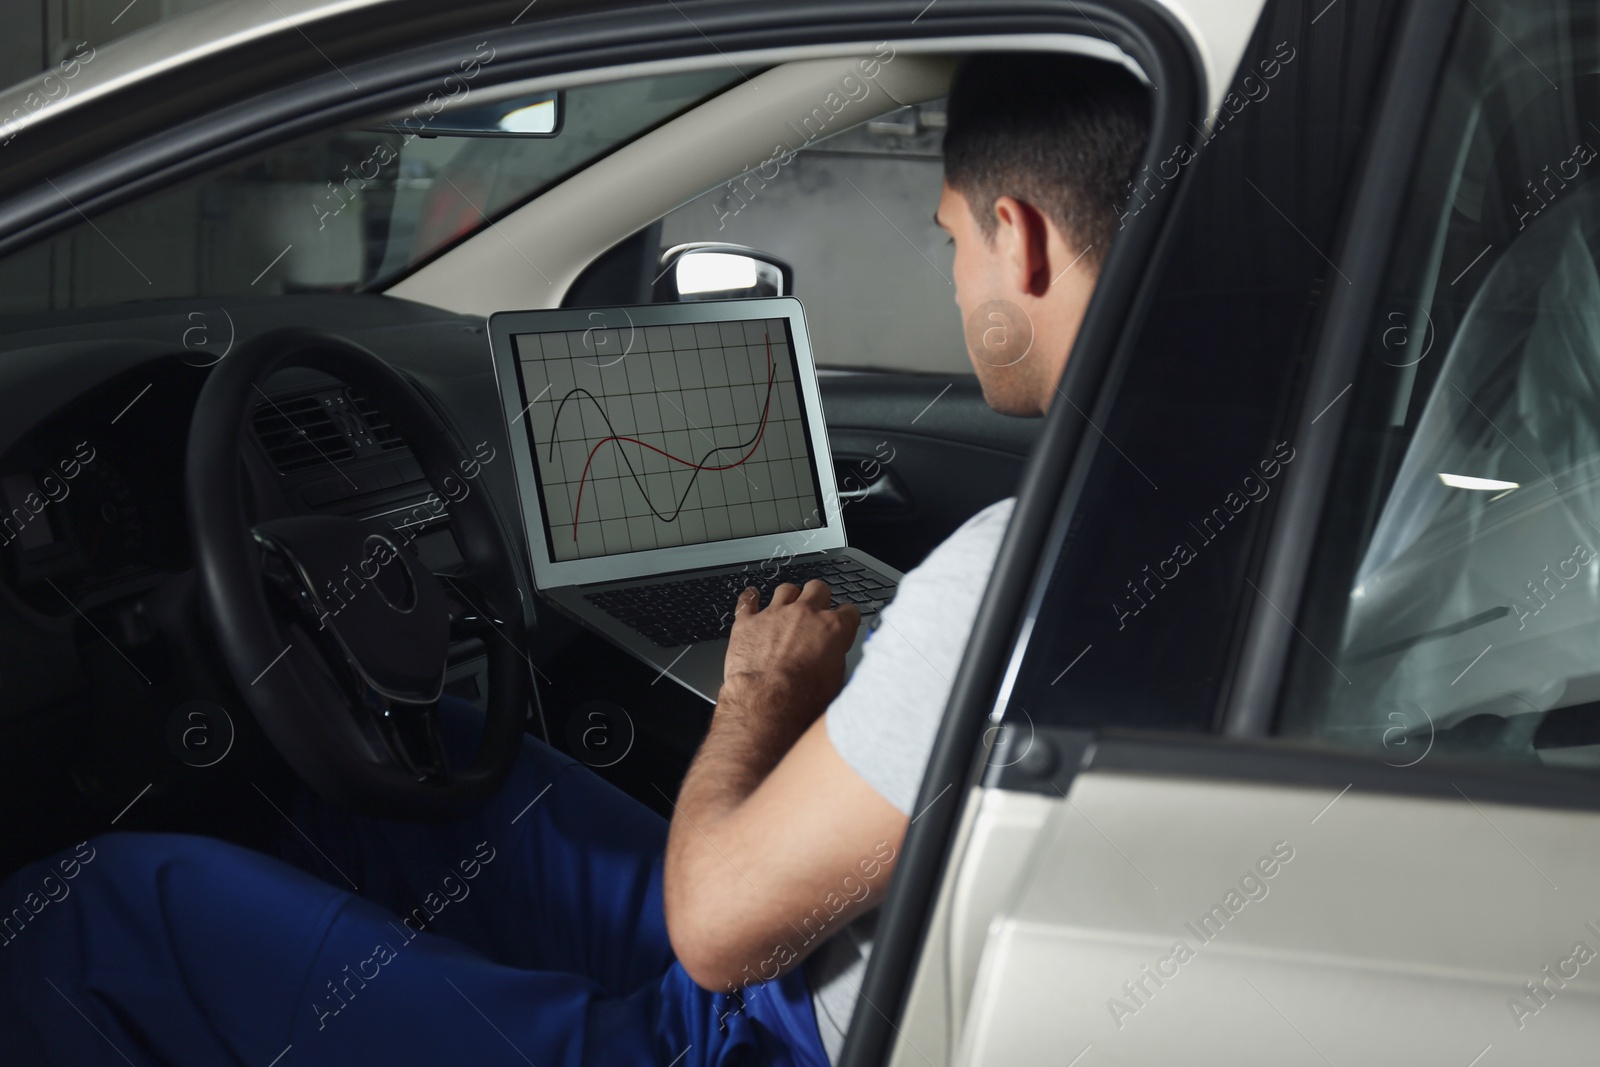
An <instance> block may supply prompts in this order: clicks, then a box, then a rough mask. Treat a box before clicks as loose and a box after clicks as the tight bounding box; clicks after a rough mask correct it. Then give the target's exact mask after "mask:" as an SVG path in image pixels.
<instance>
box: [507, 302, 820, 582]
mask: <svg viewBox="0 0 1600 1067" xmlns="http://www.w3.org/2000/svg"><path fill="white" fill-rule="evenodd" d="M597 318H598V316H597ZM515 344H516V348H517V360H518V367H519V370H520V373H521V376H522V387H523V396H524V397H525V398H526V401H527V404H528V406H527V408H526V409H525V410H524V412H523V416H522V417H523V418H525V419H526V420H527V425H528V433H529V436H530V438H531V442H532V444H533V447H534V452H535V458H534V462H535V464H536V466H537V468H538V474H539V484H540V492H541V493H542V495H543V498H544V513H545V524H546V531H545V532H546V536H547V538H548V540H549V546H550V550H551V555H552V557H553V558H554V559H557V560H569V559H584V558H588V557H593V556H603V555H611V554H614V553H619V552H639V551H645V550H648V549H656V548H667V547H671V546H675V545H689V544H700V543H703V542H707V541H721V540H728V539H730V538H738V537H754V536H758V535H762V534H770V533H778V532H788V531H793V530H801V529H805V528H807V527H808V526H809V527H815V526H817V525H818V523H819V519H820V518H821V516H822V511H821V507H820V504H821V501H820V498H819V496H818V493H817V487H816V478H815V473H814V468H813V463H812V457H811V452H810V448H809V447H808V442H807V430H806V423H805V416H804V407H803V402H802V398H801V395H800V391H799V389H798V387H797V383H796V380H795V363H794V358H793V352H792V349H791V342H790V339H789V334H788V329H787V324H786V323H785V322H784V320H782V319H752V320H744V321H734V322H702V323H686V324H680V325H674V326H642V327H637V328H635V327H633V326H631V325H626V326H623V327H621V328H610V327H597V328H591V329H587V330H570V331H563V332H558V333H537V334H519V335H517V337H516V339H515Z"/></svg>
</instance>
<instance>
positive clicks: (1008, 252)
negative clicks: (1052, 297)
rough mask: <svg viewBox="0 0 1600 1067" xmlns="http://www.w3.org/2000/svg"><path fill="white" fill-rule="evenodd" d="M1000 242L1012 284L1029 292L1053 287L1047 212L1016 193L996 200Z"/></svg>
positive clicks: (1034, 293) (997, 240) (1031, 293)
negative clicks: (1051, 285)
mask: <svg viewBox="0 0 1600 1067" xmlns="http://www.w3.org/2000/svg"><path fill="white" fill-rule="evenodd" d="M994 214H995V219H996V221H997V223H998V225H997V227H996V232H995V240H996V242H998V243H999V246H1000V252H1001V256H1002V261H1003V262H1004V263H1005V265H1006V267H1005V269H1006V272H1007V278H1006V281H1007V283H1008V284H1009V285H1011V286H1013V287H1015V289H1016V290H1017V292H1019V293H1025V294H1026V295H1028V296H1043V295H1044V294H1045V291H1046V290H1047V289H1049V288H1050V281H1051V278H1050V227H1049V223H1048V222H1047V221H1046V220H1045V217H1044V213H1043V212H1041V211H1040V210H1039V209H1038V208H1036V207H1034V206H1033V205H1032V204H1029V203H1027V202H1026V201H1022V200H1018V199H1017V198H1016V197H1014V196H1002V197H1000V198H999V199H997V200H995V202H994Z"/></svg>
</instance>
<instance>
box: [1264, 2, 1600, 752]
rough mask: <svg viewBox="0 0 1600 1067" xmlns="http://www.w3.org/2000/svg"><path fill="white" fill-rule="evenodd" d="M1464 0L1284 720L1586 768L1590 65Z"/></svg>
mask: <svg viewBox="0 0 1600 1067" xmlns="http://www.w3.org/2000/svg"><path fill="white" fill-rule="evenodd" d="M1596 43H1597V42H1596V28H1595V24H1594V21H1593V10H1592V8H1591V7H1590V6H1588V5H1576V4H1569V3H1564V2H1557V3H1551V4H1543V5H1538V6H1536V7H1535V6H1516V5H1512V4H1509V3H1503V2H1497V0H1480V3H1477V4H1473V5H1469V6H1468V7H1467V8H1466V9H1465V11H1464V14H1463V15H1462V22H1461V24H1460V26H1459V27H1458V29H1457V36H1456V40H1455V41H1454V43H1453V44H1452V49H1453V51H1452V54H1451V58H1450V60H1449V63H1448V66H1447V68H1446V74H1445V77H1444V79H1443V81H1442V83H1441V85H1440V87H1439V90H1438V97H1437V99H1436V102H1435V104H1434V111H1433V115H1432V118H1431V120H1430V124H1429V132H1428V135H1427V140H1426V142H1425V145H1424V148H1423V151H1422V156H1421V159H1420V163H1419V167H1418V170H1417V173H1416V176H1415V179H1414V184H1413V187H1412V189H1411V190H1410V193H1409V200H1408V203H1407V209H1406V211H1405V213H1404V215H1403V219H1404V221H1403V222H1402V225H1401V230H1400V235H1399V239H1398V242H1397V244H1396V245H1395V248H1394V250H1393V252H1392V259H1391V263H1390V265H1389V267H1388V271H1387V273H1388V277H1387V278H1386V279H1385V281H1384V302H1383V304H1382V308H1381V311H1380V313H1379V316H1378V318H1377V319H1376V321H1374V322H1373V323H1372V328H1371V332H1370V339H1369V340H1370V345H1371V352H1370V357H1369V358H1368V359H1366V361H1365V365H1364V369H1363V372H1362V375H1361V377H1360V378H1359V379H1358V380H1357V381H1356V382H1355V383H1353V386H1352V393H1351V397H1350V402H1351V403H1352V408H1351V410H1350V412H1349V418H1350V420H1351V422H1350V424H1349V428H1348V429H1347V431H1346V439H1345V443H1344V445H1343V447H1342V449H1341V457H1340V460H1339V466H1338V469H1337V471H1336V474H1335V479H1334V487H1333V489H1332V492H1331V498H1330V509H1331V510H1330V513H1329V514H1330V521H1329V522H1328V523H1326V524H1325V525H1324V532H1323V539H1322V543H1321V544H1320V545H1319V546H1318V548H1317V558H1316V560H1315V562H1314V564H1313V574H1314V575H1315V577H1314V579H1313V585H1312V587H1311V599H1310V601H1309V602H1308V603H1309V605H1310V607H1309V609H1308V614H1309V617H1308V618H1307V619H1306V620H1305V622H1304V624H1303V625H1302V630H1303V631H1304V634H1305V636H1306V638H1307V640H1306V642H1302V643H1301V644H1300V646H1299V648H1298V649H1297V651H1296V653H1295V660H1294V662H1293V665H1292V669H1291V683H1290V688H1289V690H1288V696H1287V699H1286V701H1285V703H1284V705H1283V708H1282V710H1281V722H1280V730H1281V732H1282V734H1284V735H1285V736H1289V737H1295V738H1301V739H1306V740H1312V741H1317V742H1322V743H1326V744H1333V745H1338V746H1341V747H1353V748H1358V749H1363V750H1367V751H1371V752H1374V753H1380V754H1382V755H1383V757H1384V759H1385V762H1389V763H1393V764H1407V763H1410V762H1415V761H1417V760H1420V759H1421V758H1423V757H1424V756H1425V755H1426V754H1427V753H1429V752H1435V753H1439V754H1440V755H1442V756H1446V757H1461V758H1466V759H1479V760H1499V761H1510V762H1514V763H1519V764H1524V765H1528V766H1541V765H1542V766H1561V767H1572V768H1580V769H1582V770H1586V771H1596V772H1600V526H1597V525H1596V524H1597V523H1600V271H1597V269H1596V264H1597V257H1600V73H1596V63H1595V60H1596V53H1597V48H1596Z"/></svg>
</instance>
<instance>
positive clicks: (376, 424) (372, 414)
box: [348, 389, 405, 452]
mask: <svg viewBox="0 0 1600 1067" xmlns="http://www.w3.org/2000/svg"><path fill="white" fill-rule="evenodd" d="M348 392H349V394H350V402H351V403H352V404H354V405H355V408H356V411H357V412H358V413H359V414H360V415H361V419H362V421H363V422H365V423H366V424H367V430H368V432H369V433H371V435H372V443H373V444H375V445H377V446H378V447H379V448H381V449H383V450H384V451H385V452H387V451H388V450H389V449H391V448H402V447H404V446H405V441H403V440H402V439H401V437H400V431H398V430H396V429H395V428H394V427H393V426H392V425H390V423H389V419H388V416H386V415H384V414H383V412H381V411H379V410H378V408H377V405H375V404H373V402H372V401H370V400H368V399H367V398H366V397H364V396H362V395H361V394H360V393H358V392H356V391H355V390H354V389H351V390H348Z"/></svg>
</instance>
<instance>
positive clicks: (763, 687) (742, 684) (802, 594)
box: [717, 578, 861, 748]
mask: <svg viewBox="0 0 1600 1067" xmlns="http://www.w3.org/2000/svg"><path fill="white" fill-rule="evenodd" d="M830 595H831V594H830V592H829V590H828V586H827V585H826V583H824V582H822V581H821V580H819V579H816V578H813V579H812V580H811V581H809V582H807V583H806V586H805V588H804V589H797V588H796V587H795V586H793V585H788V584H784V585H780V586H778V587H777V588H776V589H774V590H773V591H772V601H771V603H769V604H768V605H767V606H766V608H765V609H762V608H761V607H760V606H759V603H760V602H759V599H758V596H757V593H756V591H755V590H754V589H746V590H745V591H744V592H743V593H741V594H740V595H739V601H738V604H737V605H736V606H735V608H734V613H733V630H732V632H731V634H730V635H729V637H728V658H727V660H726V662H725V664H724V666H723V670H722V676H723V682H722V692H721V693H720V694H719V696H718V700H717V704H718V710H719V711H722V712H725V713H727V714H738V715H751V714H766V715H776V714H780V713H781V714H782V716H783V718H784V719H785V720H787V721H786V723H785V725H787V726H788V727H789V731H786V733H787V736H786V737H784V738H783V741H784V747H785V748H787V747H788V744H789V743H792V742H793V741H794V739H795V738H796V737H798V736H799V735H800V733H801V731H803V730H804V729H805V728H806V727H807V726H809V725H811V723H812V722H813V721H814V720H815V719H816V717H817V716H818V715H821V714H822V712H823V711H824V710H825V709H826V708H827V706H828V704H829V702H830V701H832V700H833V698H834V697H836V696H838V695H839V690H840V689H841V688H842V687H843V686H844V657H845V653H847V652H849V651H850V645H851V644H852V643H853V642H854V641H855V638H856V630H857V629H858V628H859V627H860V626H861V612H860V611H859V610H857V609H856V606H855V605H854V604H842V605H840V606H839V607H837V608H831V607H829V601H830ZM774 725H775V724H774Z"/></svg>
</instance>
